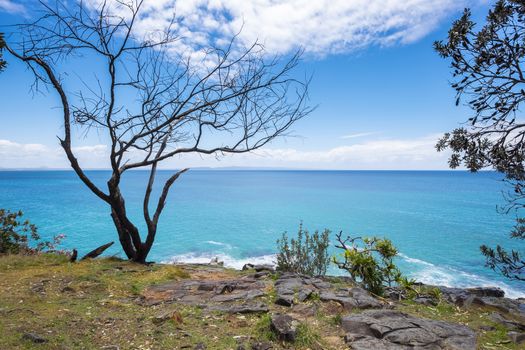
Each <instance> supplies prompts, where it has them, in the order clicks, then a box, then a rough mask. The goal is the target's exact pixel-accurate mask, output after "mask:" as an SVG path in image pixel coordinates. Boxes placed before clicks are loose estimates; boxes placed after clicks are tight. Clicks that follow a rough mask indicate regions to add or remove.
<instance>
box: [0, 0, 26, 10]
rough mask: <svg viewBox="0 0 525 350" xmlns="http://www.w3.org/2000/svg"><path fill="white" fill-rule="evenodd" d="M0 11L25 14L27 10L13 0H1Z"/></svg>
mask: <svg viewBox="0 0 525 350" xmlns="http://www.w3.org/2000/svg"><path fill="white" fill-rule="evenodd" d="M0 11H5V12H9V13H24V12H25V11H26V9H25V7H24V5H22V4H20V3H18V2H15V1H13V0H0Z"/></svg>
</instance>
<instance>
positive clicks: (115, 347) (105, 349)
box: [100, 345, 120, 350]
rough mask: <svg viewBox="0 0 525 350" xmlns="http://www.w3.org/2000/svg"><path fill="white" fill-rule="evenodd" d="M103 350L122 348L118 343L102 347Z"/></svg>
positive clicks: (118, 349)
mask: <svg viewBox="0 0 525 350" xmlns="http://www.w3.org/2000/svg"><path fill="white" fill-rule="evenodd" d="M100 349H101V350H120V347H119V346H118V345H106V346H103V347H101V348H100Z"/></svg>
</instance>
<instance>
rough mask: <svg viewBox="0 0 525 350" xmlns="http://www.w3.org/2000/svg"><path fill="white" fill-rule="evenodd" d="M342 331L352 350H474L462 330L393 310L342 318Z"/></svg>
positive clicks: (472, 334) (471, 336)
mask: <svg viewBox="0 0 525 350" xmlns="http://www.w3.org/2000/svg"><path fill="white" fill-rule="evenodd" d="M342 328H343V329H344V330H345V332H346V333H347V336H346V337H345V339H346V340H347V341H348V343H349V345H350V346H351V347H352V349H354V350H368V349H409V348H410V349H412V348H422V349H423V348H424V349H436V350H437V349H443V350H444V349H447V350H464V349H475V348H476V334H475V332H474V331H473V330H471V329H470V328H468V327H466V326H463V325H460V324H453V323H447V322H442V321H434V320H427V319H422V318H416V317H413V316H410V315H407V314H404V313H402V312H399V311H395V310H366V311H364V312H362V313H360V314H356V315H350V316H346V317H343V319H342Z"/></svg>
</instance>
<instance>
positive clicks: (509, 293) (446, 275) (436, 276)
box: [399, 254, 525, 298]
mask: <svg viewBox="0 0 525 350" xmlns="http://www.w3.org/2000/svg"><path fill="white" fill-rule="evenodd" d="M399 256H400V257H401V259H403V260H404V261H405V262H407V263H409V264H410V268H408V269H407V270H408V271H407V275H408V276H409V277H410V278H413V279H415V280H416V281H418V282H422V283H424V284H430V285H436V286H445V287H457V288H468V287H499V288H501V289H503V290H504V291H505V296H506V297H508V298H522V297H525V292H524V291H522V290H519V289H516V288H513V287H512V286H510V285H508V284H507V283H505V282H502V281H495V280H490V279H487V278H485V277H482V276H479V275H476V274H472V273H468V272H465V271H461V270H458V269H455V268H452V267H445V266H437V265H434V264H432V263H430V262H427V261H424V260H420V259H416V258H411V257H409V256H407V255H404V254H399Z"/></svg>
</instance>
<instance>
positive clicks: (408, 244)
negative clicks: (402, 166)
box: [0, 170, 525, 297]
mask: <svg viewBox="0 0 525 350" xmlns="http://www.w3.org/2000/svg"><path fill="white" fill-rule="evenodd" d="M109 174H110V173H109V172H108V171H88V175H89V176H90V177H91V178H92V179H93V180H94V182H95V183H97V184H99V185H100V186H104V183H105V182H106V181H107V179H108V177H109ZM170 174H172V172H170V171H160V172H159V174H158V176H157V184H160V183H162V180H165V179H166V178H168V177H169V175H170ZM147 177H148V173H147V172H143V171H133V172H128V173H126V174H125V176H124V178H123V184H122V189H123V193H124V195H125V198H126V203H127V206H128V211H129V214H130V216H131V217H132V218H133V220H134V221H135V223H136V224H137V225H138V226H139V228H144V224H143V216H142V211H141V208H142V198H143V195H144V189H145V184H146V181H147ZM158 189H159V188H158V187H157V188H156V190H157V191H158ZM505 190H506V187H505V185H504V184H503V182H502V176H501V175H500V174H497V173H494V172H481V173H478V174H471V173H468V172H462V171H270V170H190V171H189V172H187V173H185V174H184V175H183V176H182V177H181V178H180V179H179V180H178V181H177V182H176V183H175V184H174V186H173V187H172V191H171V192H170V196H169V197H168V202H167V205H166V208H165V210H164V212H163V214H162V216H161V219H160V224H159V229H158V233H157V239H156V242H155V245H154V247H153V249H152V251H151V254H150V256H149V259H150V260H153V261H158V262H209V261H210V259H211V258H214V257H218V258H219V260H222V261H224V262H225V264H226V265H227V266H231V267H235V268H241V267H242V265H243V264H244V263H247V262H255V263H271V262H272V261H274V254H275V252H276V243H275V241H276V239H278V238H279V237H280V236H281V234H282V233H283V232H285V231H286V232H288V234H289V235H294V234H295V233H296V232H297V228H298V226H299V224H300V223H301V222H302V223H303V225H304V227H305V228H307V229H309V230H310V231H314V230H316V229H318V230H323V229H325V228H327V229H329V230H331V231H332V242H333V243H335V242H334V239H335V233H336V232H339V231H343V234H345V235H346V234H348V235H360V236H373V235H376V236H382V237H387V238H389V239H391V240H392V241H393V243H394V244H395V245H396V246H397V247H398V249H399V251H400V257H399V259H398V261H397V262H398V264H399V266H400V267H401V269H402V271H403V272H404V273H405V274H407V275H408V276H410V277H412V278H415V279H417V280H418V281H421V282H424V283H429V284H439V285H446V286H458V287H466V286H489V285H491V286H499V287H501V288H503V289H504V290H505V291H506V293H507V296H509V297H524V296H525V283H523V282H521V283H520V282H516V281H510V280H507V279H505V278H503V277H501V276H499V275H498V274H497V273H495V272H493V271H491V270H489V269H487V268H486V267H484V259H483V256H482V255H481V254H480V252H479V246H480V245H481V244H488V245H495V244H502V245H504V246H507V247H514V248H519V247H520V246H519V243H520V242H519V241H518V242H517V241H516V240H511V239H510V238H509V237H508V233H509V231H510V230H511V228H512V226H513V224H514V218H515V216H514V214H512V213H511V214H507V215H505V214H502V213H500V212H498V210H497V206H498V205H499V206H502V205H504V204H505V202H504V200H503V197H502V191H505ZM156 193H157V194H158V192H156ZM152 203H154V201H152ZM0 208H7V209H11V210H18V209H21V210H23V211H24V213H25V217H26V218H27V219H29V220H30V221H31V222H33V223H34V224H36V225H37V226H38V228H39V232H40V234H41V235H42V236H43V237H45V238H49V237H52V236H53V235H55V234H59V233H63V234H65V235H66V236H67V237H66V239H65V240H64V241H63V244H62V247H64V248H77V249H78V250H79V253H80V254H82V253H86V252H87V251H89V250H91V249H93V248H96V247H97V246H99V245H101V244H104V243H107V242H109V241H115V245H114V246H113V247H112V248H111V249H110V250H108V253H107V254H112V255H113V254H116V255H119V256H121V257H123V256H124V254H123V253H122V251H121V250H120V247H119V245H118V239H117V236H116V232H115V229H114V227H113V224H112V221H111V218H110V215H109V213H110V212H109V208H108V207H107V205H106V204H105V203H103V202H102V201H100V200H99V199H98V198H97V197H96V196H95V195H93V194H92V193H91V192H90V191H89V190H88V189H87V188H86V187H85V186H84V185H83V184H82V183H81V182H80V180H78V179H77V177H76V175H75V174H74V173H73V172H71V171H0ZM331 253H332V254H338V253H340V251H337V249H335V248H332V250H331ZM330 272H331V273H333V274H340V273H341V271H338V270H337V269H336V268H335V267H332V268H331V269H330Z"/></svg>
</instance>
